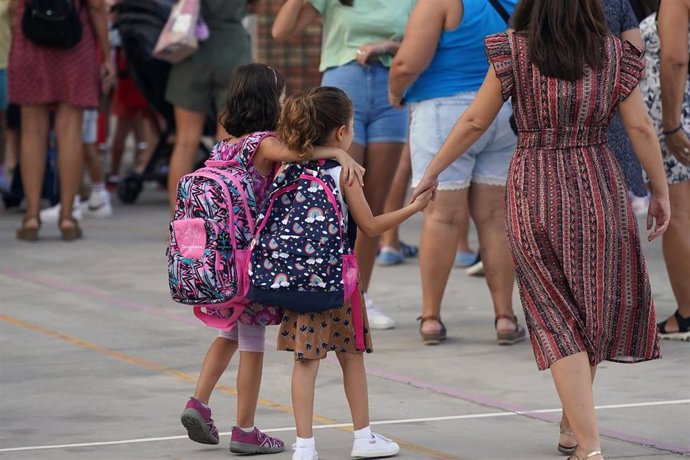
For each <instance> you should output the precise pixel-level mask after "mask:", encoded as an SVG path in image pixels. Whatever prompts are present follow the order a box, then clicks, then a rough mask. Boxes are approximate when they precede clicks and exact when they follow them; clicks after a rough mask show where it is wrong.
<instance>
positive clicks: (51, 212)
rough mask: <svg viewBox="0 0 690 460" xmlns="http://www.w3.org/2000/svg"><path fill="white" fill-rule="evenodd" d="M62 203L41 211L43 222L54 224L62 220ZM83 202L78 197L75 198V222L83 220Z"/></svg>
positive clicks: (73, 210)
mask: <svg viewBox="0 0 690 460" xmlns="http://www.w3.org/2000/svg"><path fill="white" fill-rule="evenodd" d="M60 209H61V207H60V203H58V204H56V205H55V206H51V207H50V208H45V209H42V210H41V213H40V214H41V222H48V223H53V222H57V221H58V219H59V218H60ZM81 216H82V214H81V200H80V199H79V197H78V196H75V197H74V203H73V204H72V217H73V218H74V220H81Z"/></svg>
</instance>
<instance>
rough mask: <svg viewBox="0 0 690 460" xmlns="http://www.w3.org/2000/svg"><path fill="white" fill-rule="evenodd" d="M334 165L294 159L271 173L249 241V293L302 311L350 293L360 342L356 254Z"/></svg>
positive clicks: (268, 302) (316, 309)
mask: <svg viewBox="0 0 690 460" xmlns="http://www.w3.org/2000/svg"><path fill="white" fill-rule="evenodd" d="M337 166H338V164H337V163H335V162H333V161H318V162H317V161H312V162H307V163H305V164H297V163H293V164H290V165H288V166H287V167H286V168H285V170H284V171H283V172H282V173H280V174H278V175H277V176H276V178H275V180H274V181H273V185H272V187H271V190H270V192H269V197H268V200H267V204H266V209H265V211H264V213H263V214H262V215H261V216H260V217H259V219H260V220H261V223H260V225H259V227H258V229H257V231H256V236H255V237H254V241H253V242H252V246H251V256H250V264H249V282H250V286H249V293H248V297H249V298H250V299H251V300H253V301H254V302H258V303H261V304H266V305H276V306H279V307H282V308H286V309H288V310H292V311H296V312H304V313H306V312H322V311H326V310H330V309H331V308H334V307H339V306H341V305H344V303H345V301H346V300H347V299H350V300H351V302H352V314H353V320H354V323H355V336H356V340H357V344H358V346H359V344H360V341H361V348H363V347H364V338H363V334H362V331H363V327H362V316H361V299H360V292H359V287H358V268H357V259H356V258H355V256H354V254H353V253H352V248H351V246H350V242H349V238H348V229H347V223H348V219H347V216H345V215H343V207H342V206H341V201H340V200H341V196H340V191H339V188H338V186H337V185H336V182H335V180H334V179H333V177H332V176H331V175H330V174H329V173H328V171H329V170H330V169H332V168H335V167H337Z"/></svg>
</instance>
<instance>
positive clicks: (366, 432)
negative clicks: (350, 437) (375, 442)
mask: <svg viewBox="0 0 690 460" xmlns="http://www.w3.org/2000/svg"><path fill="white" fill-rule="evenodd" d="M354 434H355V439H369V438H371V427H370V426H367V427H364V428H362V429H361V430H357V431H355V432H354Z"/></svg>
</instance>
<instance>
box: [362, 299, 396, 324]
mask: <svg viewBox="0 0 690 460" xmlns="http://www.w3.org/2000/svg"><path fill="white" fill-rule="evenodd" d="M364 303H365V305H366V308H367V318H369V327H370V328H371V329H378V330H383V329H393V328H394V327H395V320H393V318H391V317H390V316H387V315H386V314H385V313H384V312H382V311H381V310H379V308H378V307H377V306H376V305H374V301H373V300H371V297H369V296H368V295H366V294H364Z"/></svg>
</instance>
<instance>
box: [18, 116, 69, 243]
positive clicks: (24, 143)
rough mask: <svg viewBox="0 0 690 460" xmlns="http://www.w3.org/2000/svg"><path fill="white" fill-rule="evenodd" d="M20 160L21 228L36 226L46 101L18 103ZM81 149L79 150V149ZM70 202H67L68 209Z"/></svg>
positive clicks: (45, 135) (43, 159) (43, 162)
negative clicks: (24, 204)
mask: <svg viewBox="0 0 690 460" xmlns="http://www.w3.org/2000/svg"><path fill="white" fill-rule="evenodd" d="M20 110H21V137H20V162H21V172H22V184H23V185H24V195H25V200H26V214H25V219H26V221H25V222H24V224H23V227H25V228H31V229H36V228H38V227H39V225H40V224H39V221H38V215H39V211H40V207H41V188H42V187H43V174H44V173H45V167H46V150H47V148H48V147H47V145H48V130H49V129H50V127H49V117H48V114H49V113H48V106H46V105H23V106H21V109H20ZM80 153H81V152H80ZM71 207H72V203H70V209H71Z"/></svg>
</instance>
